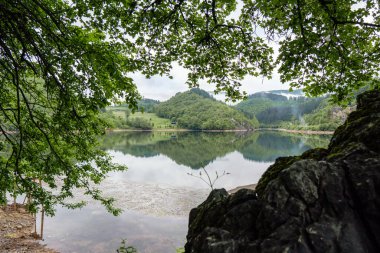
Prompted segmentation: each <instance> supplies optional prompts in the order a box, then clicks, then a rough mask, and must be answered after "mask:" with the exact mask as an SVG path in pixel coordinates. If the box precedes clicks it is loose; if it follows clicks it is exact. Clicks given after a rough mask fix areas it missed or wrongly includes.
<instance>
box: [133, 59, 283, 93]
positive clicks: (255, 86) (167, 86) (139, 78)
mask: <svg viewBox="0 0 380 253" xmlns="http://www.w3.org/2000/svg"><path fill="white" fill-rule="evenodd" d="M171 75H172V76H173V79H169V78H168V77H161V76H154V77H152V78H150V79H147V78H145V77H144V76H143V75H141V74H134V75H133V76H132V77H133V79H134V80H135V82H136V84H137V88H138V90H139V92H140V94H141V95H142V96H143V97H144V98H151V99H156V100H160V101H164V100H167V99H169V98H170V97H172V96H174V95H175V94H176V93H177V92H183V91H186V90H188V89H189V88H188V86H187V85H186V79H187V70H186V69H184V68H182V67H181V66H179V65H178V64H175V65H174V66H173V69H172V72H171ZM241 83H242V87H241V90H242V91H246V92H247V93H248V94H252V93H255V92H258V91H268V90H278V89H282V90H283V89H289V86H288V85H286V84H281V82H280V78H279V75H278V74H277V73H276V72H274V73H273V78H272V79H271V80H268V79H265V78H264V79H263V78H257V77H251V76H248V77H247V78H246V79H244V80H243V81H242V82H241ZM200 88H201V89H204V90H206V91H213V90H214V88H215V86H214V85H212V84H207V83H206V82H200ZM217 98H221V96H217Z"/></svg>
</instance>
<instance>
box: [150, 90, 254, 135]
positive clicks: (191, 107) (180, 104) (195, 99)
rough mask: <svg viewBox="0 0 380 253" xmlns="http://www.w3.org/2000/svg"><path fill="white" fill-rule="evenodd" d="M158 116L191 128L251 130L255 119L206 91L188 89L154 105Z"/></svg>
mask: <svg viewBox="0 0 380 253" xmlns="http://www.w3.org/2000/svg"><path fill="white" fill-rule="evenodd" d="M155 112H156V114H157V115H158V116H160V117H163V118H168V119H171V120H172V123H173V124H177V125H178V127H181V128H187V129H195V130H227V129H253V128H255V127H257V126H258V123H257V121H256V120H255V119H254V118H253V119H247V118H246V117H245V116H244V114H243V113H241V112H239V111H238V110H236V109H235V108H231V107H230V106H228V105H226V104H225V103H223V102H220V101H217V100H216V99H214V98H213V97H212V96H210V95H209V94H208V93H207V92H206V91H204V90H201V89H198V88H196V89H191V90H190V91H187V92H182V93H181V92H179V93H177V94H176V95H175V96H174V97H172V98H170V99H169V100H168V101H166V102H162V103H160V104H158V105H157V106H156V108H155Z"/></svg>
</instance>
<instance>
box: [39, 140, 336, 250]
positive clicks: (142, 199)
mask: <svg viewBox="0 0 380 253" xmlns="http://www.w3.org/2000/svg"><path fill="white" fill-rule="evenodd" d="M100 141H101V143H102V148H103V149H105V150H108V151H109V153H110V154H111V155H112V156H113V159H114V161H115V162H117V163H120V164H125V165H127V166H128V170H127V171H125V172H114V173H110V174H109V177H108V178H107V179H106V180H105V181H104V182H103V183H102V184H101V185H100V189H101V190H102V191H103V192H104V194H105V195H106V196H113V197H115V198H116V199H117V205H118V207H121V208H123V209H124V210H125V212H124V213H123V214H122V215H121V216H120V217H113V216H112V215H110V214H107V213H106V212H105V210H104V208H102V207H99V206H98V204H97V203H94V202H91V201H90V200H89V199H88V201H89V205H88V206H87V207H85V208H83V209H81V210H66V209H59V210H58V211H57V215H56V216H55V217H53V218H47V219H46V222H45V235H46V237H45V239H46V240H45V242H46V243H47V244H48V246H51V247H53V248H55V249H58V250H59V251H60V252H62V253H65V252H99V253H100V252H102V253H103V252H104V253H106V252H107V253H108V252H115V251H116V249H117V248H118V247H119V246H120V242H121V240H122V239H125V238H127V239H128V244H129V245H133V246H135V247H136V248H137V249H138V252H139V253H144V252H155V253H160V252H162V253H170V252H175V249H176V248H178V247H181V246H183V244H184V243H185V236H186V231H187V219H188V218H187V215H188V213H189V211H190V209H191V208H193V207H195V206H196V205H198V204H200V203H201V202H202V201H203V200H204V199H205V198H206V197H207V195H208V192H209V191H210V189H209V186H207V184H205V183H204V182H203V181H202V180H199V178H195V177H192V176H189V175H188V174H189V173H190V174H191V173H199V172H200V171H203V169H205V170H206V171H207V172H208V173H209V174H210V175H215V174H216V173H219V175H222V173H223V172H226V173H229V174H228V175H225V176H223V177H220V178H219V179H218V180H217V181H215V185H213V186H214V187H216V188H220V187H224V188H226V189H232V188H234V187H237V186H239V185H247V184H253V183H256V182H257V181H258V180H259V178H260V176H261V175H262V173H263V172H264V171H265V170H266V169H267V168H268V166H269V165H270V164H272V163H273V161H274V160H275V159H276V158H277V157H278V156H287V155H298V154H301V153H302V152H303V151H305V150H307V149H309V148H314V147H323V146H326V145H327V143H328V141H329V137H328V136H327V137H326V136H302V135H296V134H286V133H281V132H251V133H203V132H196V133H193V132H178V133H167V132H152V133H150V132H123V133H111V134H107V135H106V136H103V137H102V138H101V140H100ZM201 168H202V169H201Z"/></svg>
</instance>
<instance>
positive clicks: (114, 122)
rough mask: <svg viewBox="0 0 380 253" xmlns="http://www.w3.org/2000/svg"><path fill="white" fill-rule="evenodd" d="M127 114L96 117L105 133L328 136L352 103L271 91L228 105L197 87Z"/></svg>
mask: <svg viewBox="0 0 380 253" xmlns="http://www.w3.org/2000/svg"><path fill="white" fill-rule="evenodd" d="M138 106H139V107H138V110H137V112H135V113H132V112H131V111H130V109H129V108H128V105H127V104H121V105H115V106H111V107H107V108H106V109H104V110H103V113H102V114H101V117H102V119H103V120H104V122H106V123H107V125H108V127H109V128H111V129H114V128H120V129H141V130H152V129H176V128H182V129H191V130H232V129H235V130H236V129H254V128H259V127H260V128H285V129H296V130H317V131H318V130H321V131H333V130H335V129H336V128H337V127H338V126H339V124H341V123H342V122H343V121H344V120H345V119H346V116H347V114H348V113H349V112H351V111H352V110H354V108H355V103H352V104H350V105H349V106H347V107H346V108H343V107H341V106H337V105H333V104H332V103H331V102H330V97H329V96H324V97H317V98H308V97H305V96H304V94H303V93H302V91H300V90H295V91H292V92H290V91H287V90H276V91H268V92H258V93H254V94H252V95H249V96H248V97H247V99H246V100H243V101H241V102H240V103H238V104H236V105H235V106H229V105H227V104H225V103H223V102H221V101H218V100H216V99H215V98H213V97H212V96H211V95H210V94H209V93H207V92H206V91H204V90H201V89H199V88H193V89H191V90H189V91H187V92H182V93H181V92H180V93H177V94H176V95H175V96H173V97H172V98H170V99H169V100H168V101H165V102H160V101H158V100H153V99H141V100H140V101H139V102H138Z"/></svg>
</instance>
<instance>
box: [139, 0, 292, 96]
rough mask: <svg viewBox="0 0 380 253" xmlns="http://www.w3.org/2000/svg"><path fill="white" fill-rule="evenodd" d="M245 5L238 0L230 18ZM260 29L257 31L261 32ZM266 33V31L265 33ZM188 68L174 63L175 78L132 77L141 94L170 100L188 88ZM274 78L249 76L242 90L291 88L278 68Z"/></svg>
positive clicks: (202, 85) (210, 87)
mask: <svg viewBox="0 0 380 253" xmlns="http://www.w3.org/2000/svg"><path fill="white" fill-rule="evenodd" d="M242 7H243V3H242V1H241V0H240V1H238V5H237V8H236V10H235V11H234V12H233V13H232V14H231V15H230V18H235V19H238V18H239V15H240V12H241V9H242ZM259 30H260V29H258V30H257V31H256V32H257V33H260V31H259ZM263 35H264V33H263ZM269 44H270V45H271V46H272V47H273V49H274V57H275V58H276V57H277V55H278V45H277V44H273V42H271V43H269ZM187 73H188V72H187V70H186V69H184V68H182V67H181V66H179V65H178V64H173V69H172V72H171V75H172V76H173V79H169V78H168V77H160V76H154V77H152V78H150V79H147V78H145V77H144V76H143V75H141V74H134V75H133V76H132V77H133V79H134V80H135V82H136V84H137V88H138V90H139V92H140V94H141V95H142V96H143V97H144V98H151V99H156V100H160V101H165V100H168V99H169V98H170V97H172V96H174V95H175V94H176V93H177V92H183V91H186V90H188V89H189V88H188V86H187V85H186V80H187ZM272 76H273V77H272V79H271V80H268V79H263V78H260V77H253V76H247V77H246V79H244V80H243V81H242V82H241V83H242V86H241V90H242V91H246V92H247V93H248V94H252V93H255V92H258V91H268V90H279V89H281V90H286V89H289V85H287V84H282V83H281V82H280V77H279V75H278V73H277V72H276V70H275V71H274V72H273V75H272ZM200 88H201V89H204V90H206V91H213V90H214V89H215V86H213V85H211V84H207V83H206V82H200ZM214 97H216V98H217V99H221V100H224V96H223V95H218V96H214Z"/></svg>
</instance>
